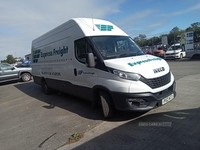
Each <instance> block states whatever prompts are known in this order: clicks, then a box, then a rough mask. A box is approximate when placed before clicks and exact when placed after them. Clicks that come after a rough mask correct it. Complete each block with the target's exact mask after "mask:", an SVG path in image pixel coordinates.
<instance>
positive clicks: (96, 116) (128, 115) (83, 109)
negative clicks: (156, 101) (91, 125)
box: [15, 82, 145, 121]
mask: <svg viewBox="0 0 200 150" xmlns="http://www.w3.org/2000/svg"><path fill="white" fill-rule="evenodd" d="M15 87H16V88H18V89H19V90H20V91H22V92H24V93H25V94H27V95H29V96H31V97H33V98H35V99H36V100H39V101H42V102H44V103H46V105H44V106H43V108H45V109H54V108H55V107H60V108H62V109H65V110H68V111H70V112H73V113H76V114H78V115H79V116H81V117H84V118H88V119H93V120H104V118H103V114H102V110H101V107H100V106H99V107H97V108H94V109H93V108H92V104H91V102H89V101H87V100H84V99H81V98H77V97H75V96H71V95H68V94H65V93H59V92H54V93H53V94H51V95H45V94H44V93H43V91H42V88H41V86H39V85H37V84H35V83H34V82H28V83H22V84H17V85H15ZM144 113H145V112H144ZM144 113H136V112H122V111H118V110H115V116H114V118H112V119H109V121H124V120H128V119H133V118H135V117H138V116H140V115H142V114H144Z"/></svg>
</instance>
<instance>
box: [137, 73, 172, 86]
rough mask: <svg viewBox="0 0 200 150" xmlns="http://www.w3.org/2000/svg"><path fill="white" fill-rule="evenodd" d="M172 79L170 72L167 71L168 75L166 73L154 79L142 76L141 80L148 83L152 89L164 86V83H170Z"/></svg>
mask: <svg viewBox="0 0 200 150" xmlns="http://www.w3.org/2000/svg"><path fill="white" fill-rule="evenodd" d="M170 80H171V74H170V72H169V73H167V74H166V75H164V76H162V77H158V78H153V79H146V78H144V77H141V78H140V81H142V82H143V83H145V84H147V85H148V86H150V87H151V88H152V89H155V88H159V87H161V86H164V85H166V84H168V83H169V82H170Z"/></svg>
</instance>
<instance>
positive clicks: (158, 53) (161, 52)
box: [153, 47, 165, 58]
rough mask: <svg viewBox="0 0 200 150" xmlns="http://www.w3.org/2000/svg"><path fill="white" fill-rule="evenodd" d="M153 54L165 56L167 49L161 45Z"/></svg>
mask: <svg viewBox="0 0 200 150" xmlns="http://www.w3.org/2000/svg"><path fill="white" fill-rule="evenodd" d="M153 55H154V56H158V57H161V58H165V50H164V49H162V48H161V47H159V48H158V49H157V50H154V51H153Z"/></svg>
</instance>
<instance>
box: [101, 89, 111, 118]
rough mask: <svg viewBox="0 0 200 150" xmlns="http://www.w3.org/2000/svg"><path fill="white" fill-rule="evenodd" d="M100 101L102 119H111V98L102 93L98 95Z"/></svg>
mask: <svg viewBox="0 0 200 150" xmlns="http://www.w3.org/2000/svg"><path fill="white" fill-rule="evenodd" d="M99 95H100V99H101V106H102V110H103V115H104V118H111V117H112V116H113V110H114V108H113V103H112V100H111V97H110V96H109V95H108V94H107V93H106V92H104V91H101V92H100V93H99Z"/></svg>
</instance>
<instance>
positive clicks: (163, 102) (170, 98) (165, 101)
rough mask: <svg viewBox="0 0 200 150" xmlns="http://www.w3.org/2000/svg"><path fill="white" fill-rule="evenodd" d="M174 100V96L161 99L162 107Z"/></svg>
mask: <svg viewBox="0 0 200 150" xmlns="http://www.w3.org/2000/svg"><path fill="white" fill-rule="evenodd" d="M173 98H174V94H171V95H170V96H168V97H166V98H164V99H162V105H164V104H166V103H168V102H169V101H171V100H172V99H173Z"/></svg>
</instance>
